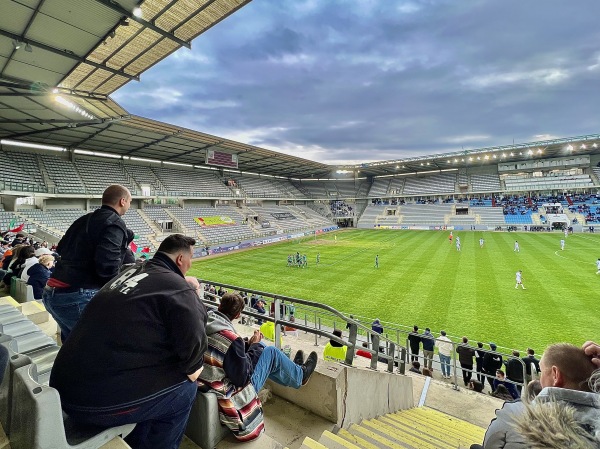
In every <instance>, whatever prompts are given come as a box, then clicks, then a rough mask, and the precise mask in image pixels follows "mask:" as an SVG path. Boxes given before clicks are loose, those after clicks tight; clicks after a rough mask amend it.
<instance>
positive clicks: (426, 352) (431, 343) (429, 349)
mask: <svg viewBox="0 0 600 449" xmlns="http://www.w3.org/2000/svg"><path fill="white" fill-rule="evenodd" d="M421 342H422V343H423V359H424V360H423V368H427V369H429V370H430V371H431V370H433V348H434V347H435V337H434V336H433V334H432V333H431V329H429V328H428V327H426V328H425V332H424V333H423V335H422V336H421Z"/></svg>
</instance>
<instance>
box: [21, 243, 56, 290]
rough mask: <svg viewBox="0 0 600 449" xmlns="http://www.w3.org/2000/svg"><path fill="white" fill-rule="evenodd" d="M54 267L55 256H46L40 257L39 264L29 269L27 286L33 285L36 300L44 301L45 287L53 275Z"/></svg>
mask: <svg viewBox="0 0 600 449" xmlns="http://www.w3.org/2000/svg"><path fill="white" fill-rule="evenodd" d="M53 267H54V256H52V255H50V254H44V255H42V256H40V259H39V262H38V263H37V264H35V265H34V266H32V267H31V268H30V269H29V272H28V273H29V277H28V279H27V285H31V287H32V289H33V297H34V299H42V293H43V291H44V286H45V285H46V282H47V281H48V279H49V278H50V275H51V274H52V268H53Z"/></svg>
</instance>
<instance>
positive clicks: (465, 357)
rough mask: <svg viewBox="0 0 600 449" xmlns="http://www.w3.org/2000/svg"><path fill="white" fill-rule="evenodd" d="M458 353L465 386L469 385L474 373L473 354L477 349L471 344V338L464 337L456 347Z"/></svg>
mask: <svg viewBox="0 0 600 449" xmlns="http://www.w3.org/2000/svg"><path fill="white" fill-rule="evenodd" d="M456 352H457V353H458V361H459V363H460V367H461V368H462V375H463V382H464V383H465V387H466V386H467V385H469V382H470V381H471V376H472V375H473V356H474V355H475V350H474V349H473V348H472V347H471V346H469V339H468V338H467V337H463V338H462V343H461V344H460V345H458V346H457V347H456Z"/></svg>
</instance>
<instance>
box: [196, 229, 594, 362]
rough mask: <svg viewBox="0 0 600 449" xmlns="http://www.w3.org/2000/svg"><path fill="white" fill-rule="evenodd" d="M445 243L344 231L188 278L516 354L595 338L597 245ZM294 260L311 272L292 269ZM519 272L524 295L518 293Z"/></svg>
mask: <svg viewBox="0 0 600 449" xmlns="http://www.w3.org/2000/svg"><path fill="white" fill-rule="evenodd" d="M336 235H337V239H336V237H335V236H336ZM448 236H449V232H448V231H383V230H348V231H343V232H337V233H329V234H323V235H320V236H318V237H317V238H316V239H315V238H314V237H310V238H305V239H302V240H296V241H289V242H285V243H281V244H276V245H271V246H265V247H259V248H257V249H253V250H249V251H243V252H238V253H233V254H227V255H223V256H220V257H215V258H210V259H206V260H201V261H197V262H194V264H193V266H192V269H191V270H190V272H189V273H188V274H190V275H195V276H198V277H200V278H203V279H208V280H212V281H214V282H223V283H228V284H233V285H237V286H240V287H245V288H251V289H256V290H262V291H266V292H271V293H278V294H282V295H287V296H294V297H298V298H302V299H307V300H312V301H318V302H321V303H324V304H328V305H330V306H332V307H335V308H336V309H337V310H339V311H341V312H344V313H347V314H350V313H353V314H357V315H360V316H364V317H369V318H380V319H381V320H382V321H386V322H391V323H397V324H401V325H406V326H412V325H413V324H417V325H418V326H419V327H420V328H421V329H424V328H425V327H430V328H431V330H432V332H433V333H434V334H435V335H438V334H439V331H440V330H441V329H444V330H446V331H447V332H448V334H449V335H453V336H459V337H460V336H462V335H467V336H468V337H469V338H470V339H471V341H474V340H475V341H477V340H479V341H483V342H486V343H487V342H489V341H494V342H495V343H497V344H498V345H499V346H504V347H509V348H515V349H519V350H524V349H526V348H527V347H528V346H531V347H533V348H535V349H536V352H541V351H542V350H543V349H544V348H545V346H546V345H548V344H550V343H555V342H560V341H566V342H570V343H574V344H577V345H580V344H582V343H583V342H584V341H586V340H589V339H594V338H597V327H596V326H597V321H596V320H597V319H598V314H599V311H600V295H599V294H598V285H599V284H600V275H596V263H595V262H596V259H598V257H600V250H599V249H598V244H599V243H600V235H598V236H596V235H593V234H591V235H589V234H574V235H569V237H568V238H567V239H566V246H565V250H564V251H561V249H560V239H561V238H564V237H563V234H562V233H558V232H557V233H508V232H477V231H476V232H467V231H455V232H454V237H455V238H456V236H458V237H460V240H461V244H462V245H461V251H460V252H459V251H457V249H456V246H455V244H454V241H453V242H452V244H451V243H449V240H448ZM481 237H483V239H484V240H485V243H484V246H483V248H480V245H479V239H480V238H481ZM515 240H518V242H519V246H520V252H518V253H517V252H515V251H514V242H515ZM297 251H298V252H300V254H306V255H307V258H308V267H307V268H296V267H288V266H287V256H288V254H292V253H293V254H295V253H296V252H297ZM317 253H320V263H319V264H318V265H316V258H317ZM377 254H378V255H379V268H375V256H376V255H377ZM518 270H522V271H523V284H524V286H525V288H526V289H525V290H522V289H521V287H519V289H515V283H516V282H515V274H516V272H517V271H518Z"/></svg>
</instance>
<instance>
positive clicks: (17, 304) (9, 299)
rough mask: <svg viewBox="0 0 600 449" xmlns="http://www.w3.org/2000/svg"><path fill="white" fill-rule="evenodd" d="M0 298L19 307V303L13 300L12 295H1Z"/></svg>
mask: <svg viewBox="0 0 600 449" xmlns="http://www.w3.org/2000/svg"><path fill="white" fill-rule="evenodd" d="M0 300H3V301H4V302H5V303H8V304H9V305H11V306H13V307H16V308H18V309H20V308H21V304H19V303H18V302H17V301H15V299H14V298H13V297H12V296H2V297H1V298H0Z"/></svg>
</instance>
